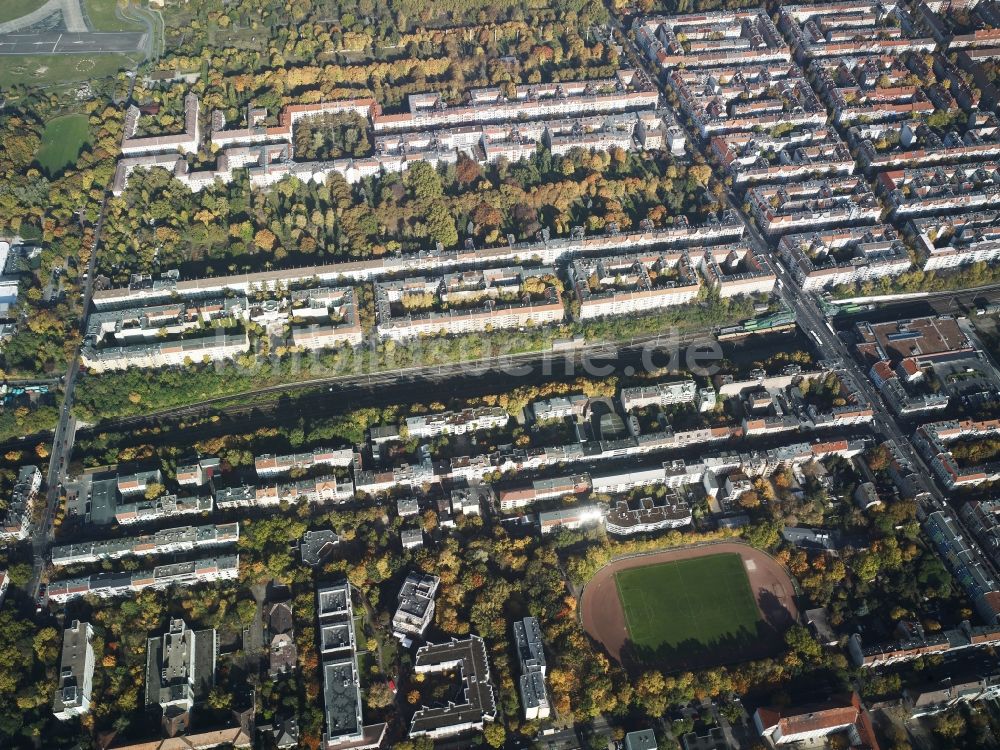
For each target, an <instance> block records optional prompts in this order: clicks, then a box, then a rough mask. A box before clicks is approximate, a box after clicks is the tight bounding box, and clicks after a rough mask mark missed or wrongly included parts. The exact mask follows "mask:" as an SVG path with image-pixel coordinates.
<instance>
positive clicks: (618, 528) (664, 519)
mask: <svg viewBox="0 0 1000 750" xmlns="http://www.w3.org/2000/svg"><path fill="white" fill-rule="evenodd" d="M692 520H693V516H692V515H691V506H690V505H689V504H688V503H687V502H686V501H685V500H682V499H680V498H679V497H678V496H677V495H675V494H674V493H673V492H668V493H667V494H666V495H664V496H663V497H652V496H651V497H640V498H633V499H626V500H618V501H617V502H614V503H613V504H612V507H611V509H610V510H609V511H608V514H607V515H606V516H605V517H604V528H605V529H607V532H608V533H609V534H615V535H617V536H632V535H634V534H649V533H652V532H655V531H662V530H664V529H679V528H681V527H683V526H689V525H690V524H691V522H692Z"/></svg>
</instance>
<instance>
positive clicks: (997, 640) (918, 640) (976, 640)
mask: <svg viewBox="0 0 1000 750" xmlns="http://www.w3.org/2000/svg"><path fill="white" fill-rule="evenodd" d="M895 636H896V637H895V638H894V639H893V640H889V641H886V642H883V643H876V644H872V645H868V646H866V645H865V644H864V641H863V639H862V637H861V636H860V635H858V634H857V633H855V634H854V635H852V636H851V638H850V640H849V641H848V644H847V649H848V653H849V654H850V656H851V659H852V661H853V662H854V664H855V665H856V666H859V667H866V668H880V667H884V666H887V665H891V664H898V663H900V662H905V661H910V660H912V659H916V658H918V657H920V656H924V655H926V654H954V653H957V652H960V651H962V650H963V649H968V648H988V647H989V648H992V647H995V646H997V645H998V644H1000V627H997V626H996V625H977V626H972V625H971V624H970V623H969V621H968V620H964V621H963V622H962V623H961V624H960V625H959V626H958V627H957V628H949V629H948V630H944V631H940V632H937V633H926V632H925V631H924V628H923V626H922V625H920V623H914V622H907V621H900V622H899V624H898V625H897V626H896V632H895Z"/></svg>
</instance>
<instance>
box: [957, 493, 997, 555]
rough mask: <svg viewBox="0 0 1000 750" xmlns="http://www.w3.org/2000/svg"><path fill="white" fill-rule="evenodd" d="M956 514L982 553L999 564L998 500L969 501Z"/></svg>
mask: <svg viewBox="0 0 1000 750" xmlns="http://www.w3.org/2000/svg"><path fill="white" fill-rule="evenodd" d="M958 514H959V516H961V518H962V521H963V522H964V523H965V527H966V528H967V529H968V530H969V531H970V532H971V533H972V535H973V536H974V537H975V538H976V541H978V542H979V544H980V545H981V546H982V548H983V551H984V552H985V553H986V554H987V555H989V556H990V557H991V558H993V560H994V562H996V563H997V564H1000V500H969V501H968V502H966V503H965V505H963V506H962V508H961V509H960V510H959V512H958Z"/></svg>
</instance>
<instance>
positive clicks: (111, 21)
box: [83, 0, 142, 31]
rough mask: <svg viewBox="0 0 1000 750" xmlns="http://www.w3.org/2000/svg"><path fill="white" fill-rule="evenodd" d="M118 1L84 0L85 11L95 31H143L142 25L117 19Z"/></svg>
mask: <svg viewBox="0 0 1000 750" xmlns="http://www.w3.org/2000/svg"><path fill="white" fill-rule="evenodd" d="M117 4H118V0H83V10H84V12H85V13H86V14H87V19H88V20H89V21H90V25H91V26H92V27H93V29H94V31H142V24H138V23H135V22H132V21H122V20H120V19H118V18H115V7H116V6H117Z"/></svg>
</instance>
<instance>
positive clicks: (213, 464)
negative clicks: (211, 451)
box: [176, 456, 222, 487]
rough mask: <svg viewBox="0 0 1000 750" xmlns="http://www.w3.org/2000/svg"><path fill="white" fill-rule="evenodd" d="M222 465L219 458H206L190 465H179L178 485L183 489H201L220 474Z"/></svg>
mask: <svg viewBox="0 0 1000 750" xmlns="http://www.w3.org/2000/svg"><path fill="white" fill-rule="evenodd" d="M221 463H222V462H221V461H220V460H219V458H218V456H206V457H205V458H201V459H197V460H194V461H191V462H190V463H183V464H182V463H179V464H177V474H176V479H177V484H179V485H180V486H181V487H201V486H203V485H205V484H207V483H208V482H209V481H210V480H211V479H212V477H213V476H214V475H215V474H216V472H218V470H219V465H220V464H221Z"/></svg>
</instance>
